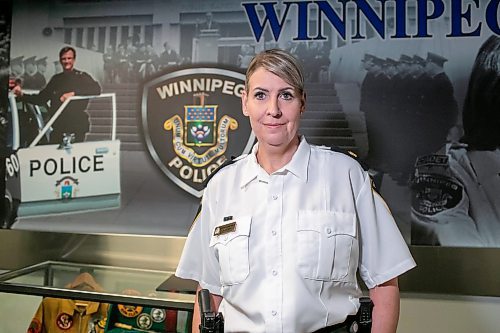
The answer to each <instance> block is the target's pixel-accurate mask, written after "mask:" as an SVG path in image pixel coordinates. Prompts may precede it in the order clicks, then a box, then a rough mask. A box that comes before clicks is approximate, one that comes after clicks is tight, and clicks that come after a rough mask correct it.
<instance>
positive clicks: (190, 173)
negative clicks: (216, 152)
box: [168, 155, 227, 184]
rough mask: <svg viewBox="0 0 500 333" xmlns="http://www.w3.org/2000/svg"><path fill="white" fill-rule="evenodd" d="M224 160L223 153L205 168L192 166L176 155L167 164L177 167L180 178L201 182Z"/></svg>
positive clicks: (225, 159)
mask: <svg viewBox="0 0 500 333" xmlns="http://www.w3.org/2000/svg"><path fill="white" fill-rule="evenodd" d="M226 161H227V158H226V156H224V155H223V156H221V157H219V159H217V161H215V163H213V164H210V165H209V166H208V167H206V168H193V167H191V165H189V164H184V163H183V162H182V159H181V158H180V157H178V156H176V157H174V158H173V159H172V160H171V161H170V162H169V163H168V166H169V167H173V168H176V169H178V170H179V177H180V178H182V179H185V180H190V181H192V182H193V183H198V184H201V183H203V182H204V181H205V180H206V179H207V177H208V176H210V174H212V172H214V171H215V170H217V169H218V168H219V167H220V166H221V165H222V164H224V162H226Z"/></svg>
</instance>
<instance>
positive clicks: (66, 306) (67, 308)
mask: <svg viewBox="0 0 500 333" xmlns="http://www.w3.org/2000/svg"><path fill="white" fill-rule="evenodd" d="M76 303H82V304H86V305H87V307H86V310H85V314H87V315H90V314H93V313H96V312H97V311H98V310H99V305H100V303H99V302H91V301H75V300H67V302H63V303H62V304H61V308H62V311H63V312H65V313H67V314H71V315H72V314H73V313H75V311H77V312H80V311H78V306H77V305H76Z"/></svg>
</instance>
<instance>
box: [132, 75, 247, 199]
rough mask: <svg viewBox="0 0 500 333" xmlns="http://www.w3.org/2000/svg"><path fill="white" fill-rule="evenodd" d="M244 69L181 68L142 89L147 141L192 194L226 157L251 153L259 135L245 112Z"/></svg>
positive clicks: (176, 180)
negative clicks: (243, 94)
mask: <svg viewBox="0 0 500 333" xmlns="http://www.w3.org/2000/svg"><path fill="white" fill-rule="evenodd" d="M244 80H245V76H244V74H242V73H240V72H237V71H233V70H230V69H223V68H215V67H214V68H212V67H200V68H189V69H180V70H176V71H173V72H170V73H167V74H164V75H162V76H160V77H157V78H155V79H153V80H151V81H149V82H146V83H145V84H144V86H143V90H142V105H141V118H142V119H141V120H142V128H143V133H144V141H145V143H146V146H147V148H148V152H149V153H150V155H151V157H152V158H153V160H154V161H155V163H156V165H157V166H158V167H159V168H160V169H161V170H162V171H163V173H164V174H165V175H166V176H167V177H168V178H170V179H171V180H172V181H173V182H174V183H175V184H177V185H178V186H180V187H181V188H182V189H184V190H185V191H187V192H189V193H191V194H192V195H194V196H197V197H200V196H201V195H202V193H203V188H204V181H205V180H206V179H207V177H208V176H209V175H210V174H211V173H213V172H214V171H216V170H217V169H218V168H219V167H220V166H221V165H222V164H223V163H224V162H225V161H227V160H228V159H230V158H231V157H233V156H239V155H241V154H244V153H248V152H249V151H250V149H251V147H252V145H253V143H254V140H255V137H254V135H253V133H252V130H251V128H250V124H249V122H248V120H247V119H246V117H244V116H243V114H242V112H241V93H242V92H243V90H244V89H245V83H244Z"/></svg>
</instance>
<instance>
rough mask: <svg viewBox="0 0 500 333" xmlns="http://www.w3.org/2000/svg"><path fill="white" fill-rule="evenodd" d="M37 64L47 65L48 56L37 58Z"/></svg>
mask: <svg viewBox="0 0 500 333" xmlns="http://www.w3.org/2000/svg"><path fill="white" fill-rule="evenodd" d="M36 64H37V65H42V66H47V57H43V58H40V59H37V60H36Z"/></svg>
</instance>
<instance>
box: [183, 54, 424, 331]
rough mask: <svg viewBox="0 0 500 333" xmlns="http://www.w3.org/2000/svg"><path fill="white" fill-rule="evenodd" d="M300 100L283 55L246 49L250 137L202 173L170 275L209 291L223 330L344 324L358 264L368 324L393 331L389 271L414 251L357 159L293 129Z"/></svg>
mask: <svg viewBox="0 0 500 333" xmlns="http://www.w3.org/2000/svg"><path fill="white" fill-rule="evenodd" d="M305 101H306V95H305V92H304V79H303V74H302V70H301V68H300V65H299V64H298V62H297V60H296V59H295V58H294V57H293V56H291V55H290V54H289V53H286V52H285V51H282V50H277V49H273V50H267V51H264V52H262V53H260V54H258V55H257V56H255V57H254V59H253V60H252V62H251V63H250V65H249V67H248V70H247V74H246V87H245V91H244V93H243V94H242V106H243V114H245V115H246V116H248V117H249V119H250V123H251V126H252V129H253V131H254V133H255V135H256V137H257V139H258V143H257V144H256V145H255V146H254V147H253V150H252V152H251V154H249V155H248V156H245V157H242V158H239V159H237V160H236V161H235V162H234V163H233V164H230V165H228V166H226V167H224V168H222V169H221V170H220V171H219V172H218V173H217V174H216V175H215V176H214V177H213V178H212V179H211V180H210V181H209V182H208V184H207V188H206V190H205V192H204V195H203V199H202V209H201V211H200V214H199V215H198V217H197V220H196V221H195V223H194V225H193V227H192V229H191V231H190V233H189V236H188V238H187V240H186V244H185V248H184V251H183V254H182V256H181V260H180V263H179V266H178V268H177V271H176V275H177V276H178V277H181V278H186V279H192V280H195V281H198V283H199V289H200V288H206V289H208V290H209V291H210V292H211V294H212V298H213V303H214V305H215V307H216V309H218V311H221V312H222V313H223V315H224V317H225V330H226V331H227V332H294V333H295V332H313V331H318V330H320V332H347V331H348V329H349V326H350V323H351V322H350V318H352V316H353V315H355V314H356V313H357V311H358V307H359V297H360V296H361V290H360V287H359V286H358V283H357V279H356V272H357V271H358V270H359V273H360V275H361V277H362V279H363V280H364V282H365V284H366V285H367V286H368V288H369V289H370V296H371V298H372V300H373V302H374V310H373V315H374V318H373V328H372V332H395V331H396V326H397V322H398V315H399V289H398V282H397V281H398V280H397V277H398V276H399V275H400V274H402V273H404V272H406V271H407V270H409V269H411V268H413V267H414V266H415V262H414V261H413V258H412V257H411V255H410V252H409V251H408V248H407V246H406V244H405V242H404V240H403V238H402V237H401V234H400V233H399V230H398V228H397V226H396V224H395V222H394V219H393V217H392V216H391V213H390V212H389V210H388V208H387V205H386V204H385V203H384V201H383V200H382V198H381V197H380V196H379V195H378V194H377V193H375V192H374V190H373V188H372V186H371V180H370V177H369V176H368V174H367V173H366V172H365V171H364V170H363V169H362V168H361V166H360V165H359V164H358V163H357V162H356V161H355V160H354V159H353V158H351V157H349V156H348V155H346V154H343V153H338V152H334V151H331V150H330V149H324V148H320V147H317V146H312V145H310V144H309V143H307V141H306V139H305V138H304V137H303V136H299V135H298V133H297V132H298V129H299V122H300V118H301V115H302V113H303V112H304V111H305ZM198 308H199V307H198V305H197V304H196V305H195V307H194V309H195V312H194V320H193V332H197V331H198V324H199V320H200V315H199V310H198Z"/></svg>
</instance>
